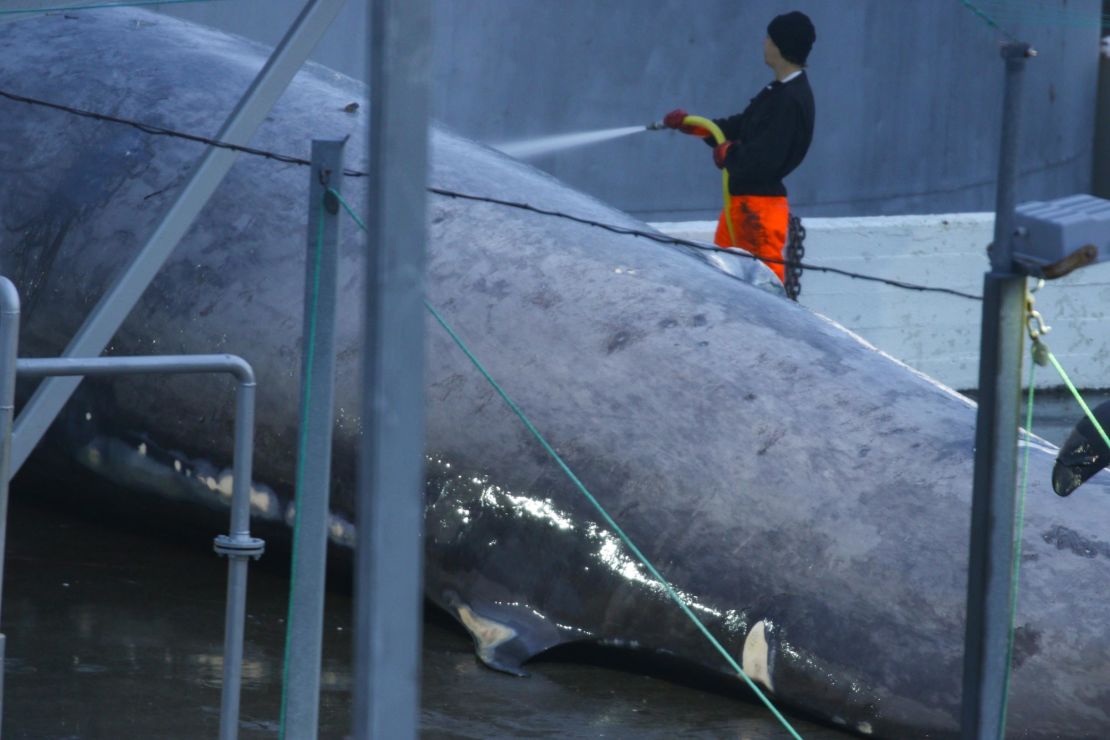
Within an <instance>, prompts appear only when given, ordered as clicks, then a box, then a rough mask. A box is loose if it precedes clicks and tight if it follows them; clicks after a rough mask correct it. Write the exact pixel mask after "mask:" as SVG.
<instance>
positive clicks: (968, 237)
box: [654, 213, 1110, 390]
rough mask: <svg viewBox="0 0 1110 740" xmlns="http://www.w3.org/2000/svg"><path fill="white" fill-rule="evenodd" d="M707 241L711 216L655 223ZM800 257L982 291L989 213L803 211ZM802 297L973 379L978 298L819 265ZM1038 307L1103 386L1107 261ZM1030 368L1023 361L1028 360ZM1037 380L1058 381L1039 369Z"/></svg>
mask: <svg viewBox="0 0 1110 740" xmlns="http://www.w3.org/2000/svg"><path fill="white" fill-rule="evenodd" d="M654 225H655V226H656V227H657V228H659V229H660V230H662V231H664V232H666V233H669V234H672V235H674V236H681V237H683V238H686V239H697V240H699V241H712V238H713V231H712V230H713V229H714V228H715V227H716V224H715V223H714V222H687V223H657V224H654ZM804 225H805V228H806V240H805V249H806V256H805V260H806V262H809V263H812V264H814V265H824V266H828V267H836V268H840V269H842V270H850V271H852V272H857V273H862V274H866V275H875V276H878V277H884V278H890V279H894V280H903V281H906V282H912V283H917V284H923V285H931V286H937V287H945V288H953V289H955V290H959V291H963V292H965V293H972V294H975V295H981V294H982V292H983V273H984V272H986V271H987V270H988V269H989V264H988V261H987V256H986V245H987V244H988V243H990V241H991V240H992V238H993V232H994V214H992V213H958V214H949V215H933V216H902V217H897V216H880V217H874V218H814V219H805V221H804ZM799 302H800V303H802V304H803V305H805V306H807V307H809V308H811V309H813V310H814V311H817V312H819V313H822V314H824V315H826V316H828V317H830V318H832V319H834V320H836V321H837V322H839V323H841V324H843V325H844V326H846V327H848V328H849V329H851V330H852V331H854V332H856V333H857V334H859V335H860V336H862V337H863V338H864V339H866V340H868V341H869V342H871V343H872V344H874V345H875V346H877V347H878V348H879V349H881V350H883V351H885V352H887V353H888V354H890V355H893V356H894V357H897V358H898V359H900V360H902V361H903V362H905V363H906V364H908V365H910V366H912V367H915V368H917V369H918V370H921V371H922V372H924V373H926V374H928V375H931V376H932V377H934V378H936V379H937V380H940V381H941V382H942V383H945V384H947V385H949V386H952V387H953V388H957V389H960V390H967V389H974V388H976V387H977V386H978V384H979V381H978V369H979V329H980V325H981V321H980V312H981V311H982V304H981V303H979V302H978V301H971V300H967V299H964V298H959V297H955V296H949V295H942V294H936V293H919V292H910V291H906V290H903V289H899V288H894V287H891V286H886V285H882V284H879V283H872V282H863V281H860V280H854V279H851V278H847V277H843V276H839V275H830V274H826V273H819V272H806V273H804V274H803V276H802V293H801V295H800V296H799ZM1036 307H1037V310H1039V311H1040V312H1041V313H1042V314H1043V315H1044V317H1045V319H1046V320H1047V322H1048V323H1049V325H1050V326H1051V327H1052V331H1051V332H1050V333H1049V334H1048V335H1047V336H1046V337H1045V343H1046V344H1047V345H1048V346H1049V347H1050V348H1051V349H1052V352H1053V354H1055V355H1056V356H1057V358H1059V360H1060V363H1061V364H1062V365H1063V366H1064V369H1065V370H1067V371H1068V373H1069V375H1071V376H1072V379H1073V380H1074V381H1075V383H1076V384H1077V385H1078V386H1080V387H1081V388H1110V320H1108V319H1110V264H1101V265H1095V266H1093V267H1090V268H1087V269H1086V270H1081V271H1079V272H1077V273H1073V274H1072V275H1069V276H1068V277H1065V278H1062V279H1060V280H1054V281H1051V282H1048V283H1046V284H1045V287H1044V288H1042V289H1041V290H1040V291H1039V292H1038V293H1037V294H1036ZM1026 377H1028V362H1027V363H1026ZM1036 379H1037V386H1038V387H1058V386H1061V385H1062V383H1061V381H1060V378H1059V376H1058V375H1057V374H1056V372H1055V371H1054V370H1053V369H1052V368H1040V367H1038V368H1037V378H1036Z"/></svg>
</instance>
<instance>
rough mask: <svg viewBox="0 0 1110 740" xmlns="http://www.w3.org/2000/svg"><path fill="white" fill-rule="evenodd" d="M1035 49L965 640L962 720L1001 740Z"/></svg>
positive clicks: (1005, 257) (984, 386) (1005, 176)
mask: <svg viewBox="0 0 1110 740" xmlns="http://www.w3.org/2000/svg"><path fill="white" fill-rule="evenodd" d="M1031 54H1032V52H1031V49H1030V47H1029V46H1028V45H1027V44H1007V45H1006V46H1004V47H1003V49H1002V57H1003V59H1005V62H1006V89H1005V95H1004V98H1003V107H1002V111H1003V112H1002V146H1001V155H1000V161H999V166H998V204H997V213H996V215H995V227H994V244H993V245H992V247H991V271H990V272H989V273H987V275H986V276H985V278H984V282H983V325H982V338H981V344H980V359H979V411H978V418H977V421H976V430H975V452H976V454H975V477H974V490H973V493H972V502H971V543H970V552H969V558H968V579H967V626H966V634H965V639H964V673H963V711H962V717H961V730H962V737H963V738H964V740H987V739H988V738H989V739H990V740H994V739H995V738H1001V737H1002V731H1003V727H1004V725H1005V716H1004V711H1005V706H1006V690H1007V681H1006V676H1007V673H1008V670H1009V665H1008V663H1007V661H1008V659H1009V636H1010V628H1011V622H1012V617H1011V599H1012V596H1013V587H1012V582H1011V573H1012V568H1013V562H1014V511H1015V508H1014V505H1015V482H1016V475H1017V432H1018V425H1019V424H1020V413H1021V412H1020V407H1021V398H1020V397H1021V364H1022V354H1023V353H1022V344H1023V343H1022V338H1023V331H1024V328H1025V276H1024V275H1022V274H1019V272H1018V270H1017V268H1016V266H1015V265H1014V262H1013V251H1012V240H1013V237H1014V206H1015V184H1016V183H1015V180H1016V172H1017V159H1018V156H1017V152H1018V132H1019V122H1020V113H1021V81H1022V73H1023V72H1024V70H1025V60H1026V59H1027V58H1028V57H1029V56H1031Z"/></svg>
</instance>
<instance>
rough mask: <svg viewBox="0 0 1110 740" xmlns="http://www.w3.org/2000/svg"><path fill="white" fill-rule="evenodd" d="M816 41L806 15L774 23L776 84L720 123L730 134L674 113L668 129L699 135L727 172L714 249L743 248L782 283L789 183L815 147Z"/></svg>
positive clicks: (768, 53) (771, 46) (766, 50)
mask: <svg viewBox="0 0 1110 740" xmlns="http://www.w3.org/2000/svg"><path fill="white" fill-rule="evenodd" d="M816 38H817V34H816V32H815V30H814V28H813V23H812V22H811V21H810V19H809V17H808V16H806V15H805V13H801V12H798V11H793V12H791V13H785V14H783V15H779V16H776V17H775V18H774V20H772V21H771V23H770V24H769V25H768V26H767V37H766V38H765V39H764V40H763V61H764V62H765V63H766V64H767V66H768V67H770V68H771V69H772V70H773V71H774V73H775V79H774V81H773V82H771V83H770V84H769V85H767V86H766V87H764V88H763V89H762V90H760V91H759V94H757V95H756V96H755V97H754V98H752V99H751V102H750V103H749V104H748V107H747V108H745V109H744V111H743V112H742V113H739V114H737V115H735V116H730V117H728V118H719V119H715V120H714V121H713V123H715V124H716V125H717V126H718V127H719V128H720V130H721V133H722V134H723V135H724V141H723V142H722V143H720V144H718V143H717V142H716V140H715V139H714V137H713V136H711V135H710V131H709V130H708V129H706V128H704V127H702V126H697V125H692V124H688V123H686V122H685V120H686V118H687V113H686V111H684V110H682V109H681V108H680V109H677V110H673V111H671V112H670V113H668V114H667V115H666V117H665V118H664V119H663V125H664V126H666V127H667V128H673V129H678V130H679V131H682V132H683V133H687V134H691V135H694V136H700V137H702V138H704V139H705V141H706V143H707V144H709V145H710V146H711V147H713V162H714V163H715V164H716V165H717V167H718V168H720V169H724V170H726V171H727V172H728V204H727V206H726V207H725V208H723V209H722V211H721V216H720V218H719V219H718V221H717V233H716V235H715V236H714V239H713V241H714V243H715V244H717V246H720V247H740V248H741V249H744V250H747V251H748V252H751V253H752V254H754V255H755V256H756V257H759V258H760V259H761V260H763V261H764V263H765V264H766V265H767V266H768V267H770V268H771V269H772V270H773V271H774V273H775V274H776V275H778V278H779V280H780V281H784V279H785V274H786V270H785V266H784V265H783V264H782V263H783V260H784V250H785V247H786V233H787V230H788V228H789V223H790V207H789V205H788V203H787V200H786V187H785V186H784V185H783V182H782V180H783V178H784V177H786V176H787V175H789V174H790V173H791V172H793V171H794V169H795V168H797V166H798V165H799V164H801V162H802V160H803V159H804V158H805V155H806V152H807V151H809V145H810V142H811V141H812V140H813V118H814V108H813V92H812V90H810V87H809V80H808V79H807V75H806V73H805V67H806V59H807V58H808V57H809V52H810V49H811V48H813V42H814V41H815V40H816Z"/></svg>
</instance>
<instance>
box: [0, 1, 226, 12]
mask: <svg viewBox="0 0 1110 740" xmlns="http://www.w3.org/2000/svg"><path fill="white" fill-rule="evenodd" d="M210 2H216V0H123V2H118V3H92V4H88V5H53V6H48V7H45V8H19V9H16V10H0V15H27V14H29V13H61V12H64V11H67V10H99V9H101V8H132V7H141V6H146V5H182V4H184V3H210Z"/></svg>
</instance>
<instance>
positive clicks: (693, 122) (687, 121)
mask: <svg viewBox="0 0 1110 740" xmlns="http://www.w3.org/2000/svg"><path fill="white" fill-rule="evenodd" d="M682 123H683V124H684V125H686V126H698V127H700V128H703V129H705V130H707V131H708V132H709V133H711V134H713V139H714V140H715V141H716V142H717V144H718V145H721V144H724V143H725V135H724V133H722V132H721V128H720V127H719V126H718V125H717V124H715V123H713V121H710V120H709V119H708V118H702V117H701V116H686V118H684V119H682ZM721 186H722V188H723V189H724V194H725V225H726V226H728V236H729V239H730V240H731V241H732V246H734V247H738V246H740V245H739V244H737V242H736V230H735V229H733V228H732V208H730V206H731V205H732V197H731V196H730V195H729V192H728V170H727V169H725V168H723V167H722V168H721Z"/></svg>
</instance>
